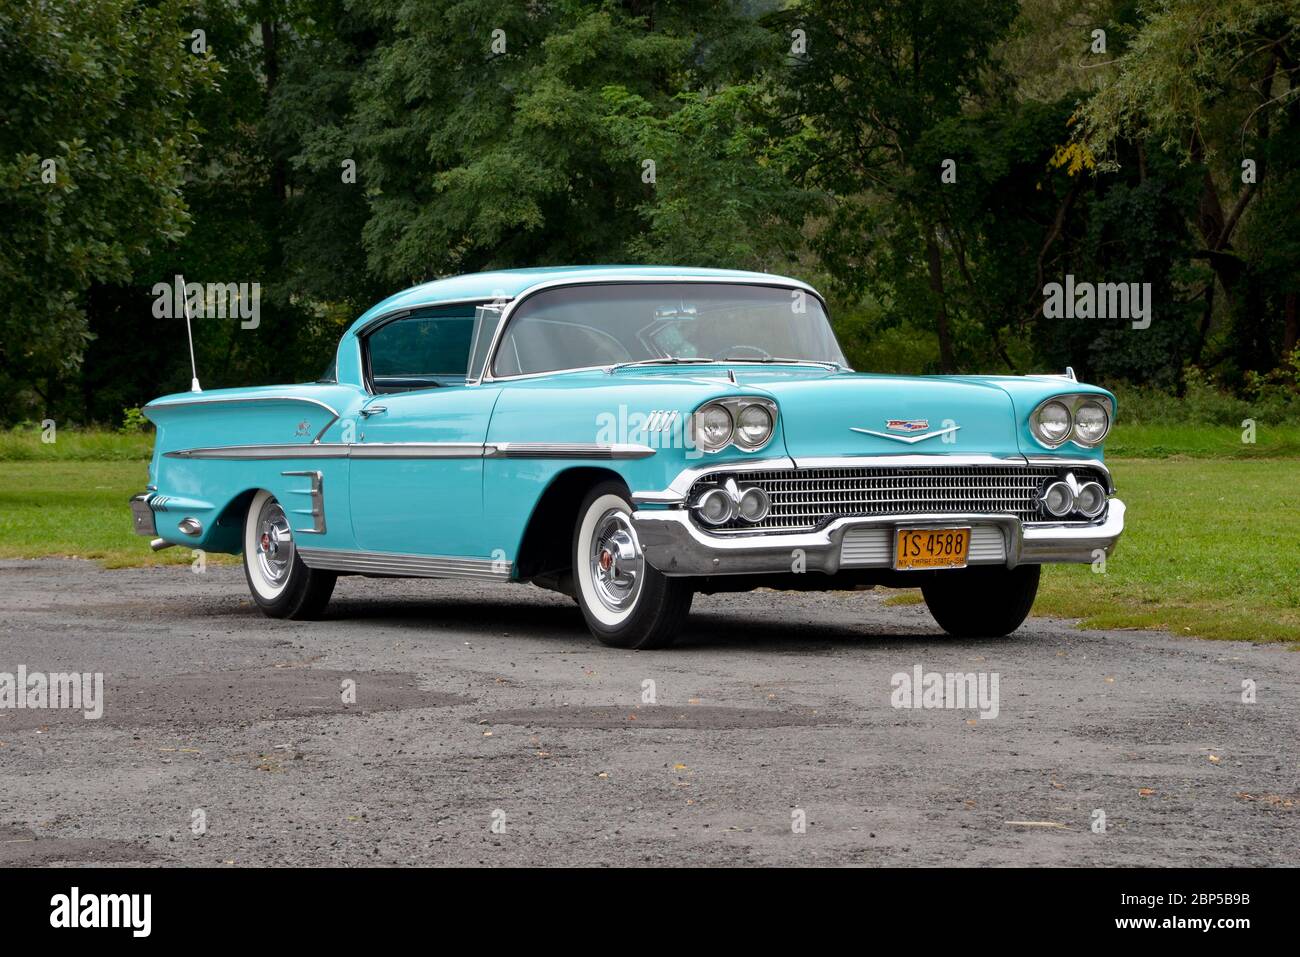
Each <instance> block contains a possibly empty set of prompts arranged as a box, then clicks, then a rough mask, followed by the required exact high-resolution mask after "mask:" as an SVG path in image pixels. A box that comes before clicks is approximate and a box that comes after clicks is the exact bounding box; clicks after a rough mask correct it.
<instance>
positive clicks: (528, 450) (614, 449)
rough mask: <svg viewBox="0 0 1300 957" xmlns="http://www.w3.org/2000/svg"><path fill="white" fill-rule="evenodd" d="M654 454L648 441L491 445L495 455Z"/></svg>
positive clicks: (598, 456)
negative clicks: (599, 443) (646, 442)
mask: <svg viewBox="0 0 1300 957" xmlns="http://www.w3.org/2000/svg"><path fill="white" fill-rule="evenodd" d="M654 454H655V450H654V449H652V448H650V446H648V445H636V444H633V443H627V442H618V443H615V444H613V445H596V444H595V443H572V444H566V443H563V442H497V443H494V444H492V445H489V446H488V451H487V453H486V455H487V457H488V458H494V459H644V458H649V457H650V456H652V455H654Z"/></svg>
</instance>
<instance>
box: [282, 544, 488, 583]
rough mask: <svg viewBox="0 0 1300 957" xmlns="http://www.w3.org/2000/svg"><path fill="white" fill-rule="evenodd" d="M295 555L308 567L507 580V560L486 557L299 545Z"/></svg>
mask: <svg viewBox="0 0 1300 957" xmlns="http://www.w3.org/2000/svg"><path fill="white" fill-rule="evenodd" d="M298 556H299V557H300V558H301V559H302V560H303V561H304V562H305V563H306V564H307V565H308V567H310V568H319V569H323V570H325V571H339V572H353V573H355V574H358V575H379V576H388V577H396V578H462V579H470V580H473V581H496V582H504V581H509V580H510V563H509V562H504V561H501V562H497V561H493V560H492V559H490V558H450V557H445V556H437V555H407V554H400V553H397V552H365V551H347V550H343V549H337V548H299V549H298Z"/></svg>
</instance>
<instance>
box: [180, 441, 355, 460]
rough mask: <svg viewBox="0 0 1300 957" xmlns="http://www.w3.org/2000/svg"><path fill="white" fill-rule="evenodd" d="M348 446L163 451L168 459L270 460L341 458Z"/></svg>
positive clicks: (236, 447) (278, 446) (323, 445)
mask: <svg viewBox="0 0 1300 957" xmlns="http://www.w3.org/2000/svg"><path fill="white" fill-rule="evenodd" d="M348 448H349V447H348V446H347V445H344V444H342V443H338V442H327V443H322V444H315V443H313V444H311V445H307V444H303V443H298V444H293V445H283V444H281V445H275V444H267V445H225V446H218V447H216V448H201V449H176V450H175V451H172V452H164V453H163V458H168V459H238V460H241V461H250V460H252V461H270V460H274V459H341V458H347V455H348Z"/></svg>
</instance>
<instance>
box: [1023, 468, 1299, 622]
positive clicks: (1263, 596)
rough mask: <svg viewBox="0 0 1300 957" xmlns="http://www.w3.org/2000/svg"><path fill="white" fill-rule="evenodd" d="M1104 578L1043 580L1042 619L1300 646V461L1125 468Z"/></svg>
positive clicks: (1059, 569)
mask: <svg viewBox="0 0 1300 957" xmlns="http://www.w3.org/2000/svg"><path fill="white" fill-rule="evenodd" d="M1110 466H1111V471H1112V472H1113V474H1114V476H1115V485H1116V488H1117V492H1118V495H1119V497H1120V498H1122V499H1123V500H1124V504H1125V505H1127V506H1128V514H1127V515H1126V516H1125V525H1126V528H1125V531H1124V537H1123V538H1121V539H1120V541H1119V547H1118V548H1117V549H1116V551H1115V554H1114V555H1113V556H1111V558H1110V560H1109V561H1108V562H1107V564H1106V571H1105V573H1104V574H1097V573H1094V572H1093V571H1092V568H1091V567H1090V566H1088V565H1054V566H1050V567H1048V568H1046V569H1044V573H1043V582H1042V585H1041V586H1040V590H1039V593H1038V601H1037V603H1036V604H1035V605H1034V612H1035V613H1036V614H1040V615H1060V616H1063V617H1067V618H1082V619H1084V624H1086V625H1087V626H1089V627H1095V628H1167V629H1169V630H1170V631H1173V632H1176V633H1178V634H1188V635H1200V636H1202V637H1205V638H1244V639H1249V640H1253V641H1260V640H1263V641H1287V640H1289V641H1300V460H1296V459H1291V460H1286V459H1273V460H1245V461H1232V460H1221V459H1162V460H1153V459H1135V460H1126V459H1116V460H1114V461H1112V462H1110Z"/></svg>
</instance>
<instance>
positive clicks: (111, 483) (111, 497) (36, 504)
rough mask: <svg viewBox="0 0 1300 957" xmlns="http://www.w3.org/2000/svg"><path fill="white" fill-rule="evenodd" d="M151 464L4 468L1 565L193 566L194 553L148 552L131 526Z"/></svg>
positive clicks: (0, 467) (0, 464)
mask: <svg viewBox="0 0 1300 957" xmlns="http://www.w3.org/2000/svg"><path fill="white" fill-rule="evenodd" d="M60 441H62V439H60ZM147 465H148V463H147V462H144V461H136V462H130V461H125V462H116V461H113V462H102V461H101V462H95V461H52V462H4V461H0V558H35V557H39V556H42V555H65V556H76V557H78V558H95V559H99V560H100V561H102V562H103V563H104V564H105V565H106V566H108V567H109V568H120V567H123V566H127V565H162V564H168V565H174V564H188V563H189V562H190V561H191V557H190V550H189V549H187V548H168V549H164V550H163V551H161V552H154V551H150V549H149V539H147V538H145V537H143V536H141V535H137V534H135V531H134V529H133V528H132V527H131V509H130V507H129V506H128V505H127V500H128V499H129V498H130V497H131V496H132V495H134V494H135V493H136V492H139V491H140V490H141V489H143V488H144V486H145V483H146V482H147V481H148V480H149V479H148V468H147ZM222 557H223V556H217V555H211V556H209V558H208V560H209V561H212V560H216V559H219V558H222Z"/></svg>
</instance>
